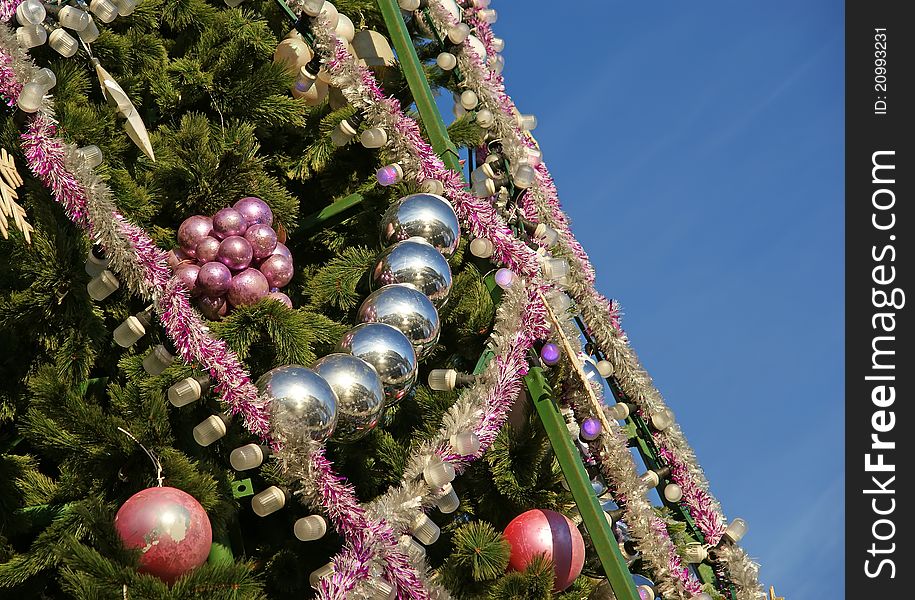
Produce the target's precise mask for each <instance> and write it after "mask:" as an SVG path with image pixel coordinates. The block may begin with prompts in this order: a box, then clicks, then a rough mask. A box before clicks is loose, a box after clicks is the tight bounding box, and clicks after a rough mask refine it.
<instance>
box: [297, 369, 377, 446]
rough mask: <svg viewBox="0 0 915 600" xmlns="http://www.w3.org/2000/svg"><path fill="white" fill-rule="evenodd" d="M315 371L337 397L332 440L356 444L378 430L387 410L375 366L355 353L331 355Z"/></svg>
mask: <svg viewBox="0 0 915 600" xmlns="http://www.w3.org/2000/svg"><path fill="white" fill-rule="evenodd" d="M312 368H313V369H314V371H315V373H317V374H318V375H320V376H321V377H323V378H324V380H325V381H326V382H327V383H329V384H330V387H331V389H332V390H334V393H335V394H336V395H337V427H336V428H334V433H333V435H332V436H331V439H333V440H336V441H338V442H355V441H356V440H358V439H360V438H362V437H364V436H365V435H366V434H367V433H368V432H370V431H371V430H372V429H374V428H375V425H377V424H378V419H379V418H380V417H381V411H382V410H384V387H383V386H382V385H381V378H380V377H378V373H377V372H376V371H375V367H373V366H372V365H370V364H369V363H367V362H365V361H364V360H362V359H361V358H359V357H357V356H353V355H352V354H328V355H327V356H325V357H324V358H322V359H321V360H319V361H318V362H316V363H315V364H314V365H313V366H312Z"/></svg>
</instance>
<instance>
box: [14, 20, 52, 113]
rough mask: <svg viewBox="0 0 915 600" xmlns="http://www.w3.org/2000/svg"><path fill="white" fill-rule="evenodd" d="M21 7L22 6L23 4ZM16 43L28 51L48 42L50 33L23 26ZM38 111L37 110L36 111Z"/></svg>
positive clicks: (39, 27)
mask: <svg viewBox="0 0 915 600" xmlns="http://www.w3.org/2000/svg"><path fill="white" fill-rule="evenodd" d="M19 6H22V5H21V4H20V5H19ZM16 41H17V42H19V45H20V46H22V47H23V48H25V49H26V50H28V49H29V48H35V47H38V46H41V45H42V44H44V43H45V42H46V41H48V32H47V30H45V28H44V27H42V26H41V25H23V26H22V27H18V28H16ZM36 110H37V109H36Z"/></svg>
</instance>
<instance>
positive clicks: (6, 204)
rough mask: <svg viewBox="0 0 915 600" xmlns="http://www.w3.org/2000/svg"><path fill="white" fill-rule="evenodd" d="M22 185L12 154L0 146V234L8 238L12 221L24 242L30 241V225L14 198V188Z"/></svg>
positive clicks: (15, 195)
mask: <svg viewBox="0 0 915 600" xmlns="http://www.w3.org/2000/svg"><path fill="white" fill-rule="evenodd" d="M21 185H22V177H20V175H19V171H17V170H16V162H15V160H13V155H12V154H10V153H8V152H7V151H6V150H5V149H4V148H0V234H2V235H3V238H4V239H8V238H9V226H10V223H12V224H13V225H14V226H16V227H17V228H18V229H19V230H20V231H21V232H22V235H23V236H24V237H25V241H26V243H29V244H31V243H32V237H31V235H30V234H31V232H32V231H34V229H32V226H31V225H30V224H29V223H28V221H26V220H25V209H24V208H22V207H21V206H20V205H19V203H17V202H16V200H18V199H19V195H18V194H17V193H16V188H18V187H19V186H21Z"/></svg>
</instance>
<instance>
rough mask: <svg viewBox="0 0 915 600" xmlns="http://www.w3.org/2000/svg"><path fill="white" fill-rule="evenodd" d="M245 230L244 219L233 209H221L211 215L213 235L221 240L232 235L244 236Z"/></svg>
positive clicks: (246, 225)
mask: <svg viewBox="0 0 915 600" xmlns="http://www.w3.org/2000/svg"><path fill="white" fill-rule="evenodd" d="M247 229H248V222H247V221H245V217H244V216H243V215H242V214H241V213H240V212H238V211H237V210H235V209H234V208H223V209H222V210H220V211H219V212H217V213H216V214H215V215H213V234H214V235H215V236H216V237H218V238H219V239H221V240H224V239H225V238H227V237H230V236H233V235H244V234H245V231H246V230H247Z"/></svg>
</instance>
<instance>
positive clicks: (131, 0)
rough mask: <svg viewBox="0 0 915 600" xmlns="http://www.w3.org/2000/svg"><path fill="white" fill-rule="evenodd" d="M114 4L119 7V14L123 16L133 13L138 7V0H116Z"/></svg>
mask: <svg viewBox="0 0 915 600" xmlns="http://www.w3.org/2000/svg"><path fill="white" fill-rule="evenodd" d="M114 4H115V6H117V7H118V15H120V16H122V17H126V16H128V15H130V14H133V11H134V10H136V8H137V0H114Z"/></svg>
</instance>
